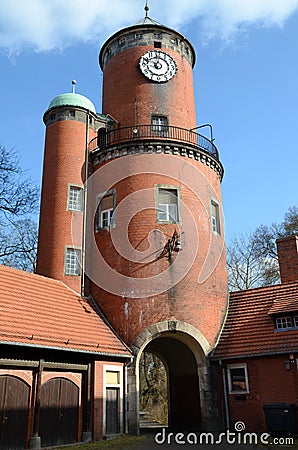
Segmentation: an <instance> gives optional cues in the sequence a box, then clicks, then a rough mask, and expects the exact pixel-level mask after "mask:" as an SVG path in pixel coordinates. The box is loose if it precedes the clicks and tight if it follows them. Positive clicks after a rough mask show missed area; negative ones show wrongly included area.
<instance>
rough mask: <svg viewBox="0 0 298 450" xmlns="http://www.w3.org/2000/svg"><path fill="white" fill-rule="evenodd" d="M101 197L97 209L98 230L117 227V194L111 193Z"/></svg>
mask: <svg viewBox="0 0 298 450" xmlns="http://www.w3.org/2000/svg"><path fill="white" fill-rule="evenodd" d="M99 197H100V201H99V205H98V209H97V229H101V228H109V227H111V226H115V217H114V209H115V192H114V191H111V192H108V193H107V194H106V195H104V196H103V197H102V196H99Z"/></svg>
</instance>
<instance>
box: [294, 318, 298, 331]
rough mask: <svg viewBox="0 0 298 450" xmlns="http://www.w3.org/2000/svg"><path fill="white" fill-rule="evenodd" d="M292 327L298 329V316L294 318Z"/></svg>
mask: <svg viewBox="0 0 298 450" xmlns="http://www.w3.org/2000/svg"><path fill="white" fill-rule="evenodd" d="M294 327H295V328H298V316H294Z"/></svg>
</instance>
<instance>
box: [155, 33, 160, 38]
mask: <svg viewBox="0 0 298 450" xmlns="http://www.w3.org/2000/svg"><path fill="white" fill-rule="evenodd" d="M153 36H154V39H161V33H154V34H153Z"/></svg>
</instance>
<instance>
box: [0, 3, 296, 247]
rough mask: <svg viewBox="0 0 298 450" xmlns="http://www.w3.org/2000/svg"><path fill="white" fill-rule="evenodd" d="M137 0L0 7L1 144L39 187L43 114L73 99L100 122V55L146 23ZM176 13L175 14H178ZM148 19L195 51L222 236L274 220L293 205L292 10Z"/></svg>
mask: <svg viewBox="0 0 298 450" xmlns="http://www.w3.org/2000/svg"><path fill="white" fill-rule="evenodd" d="M144 3H145V2H144V1H142V0H109V1H107V0H90V1H89V2H88V8H86V2H85V1H84V0H68V1H64V2H61V1H58V0H3V1H2V2H1V4H0V64H1V84H0V90H1V101H2V107H1V109H0V123H1V133H0V143H1V144H2V145H4V146H5V147H7V148H9V149H11V151H12V152H14V150H15V149H17V150H18V151H19V154H20V158H21V163H22V165H23V166H24V168H26V169H28V174H30V176H31V177H32V179H33V180H34V181H35V182H36V183H38V184H40V182H41V172H42V158H43V145H44V132H45V128H44V125H43V122H42V116H43V113H44V112H45V110H46V109H47V107H48V105H49V103H50V101H51V99H52V98H54V97H55V96H56V95H59V94H61V93H64V92H69V91H70V90H71V80H72V79H76V80H77V92H79V93H81V94H83V95H86V96H87V97H89V98H90V99H91V100H92V101H93V103H94V104H95V106H96V109H97V111H98V112H101V80H102V76H101V72H100V69H99V66H98V53H99V49H100V47H101V45H102V43H103V42H104V40H105V39H107V37H108V36H109V35H111V34H112V33H113V32H115V31H117V30H118V29H119V28H122V27H125V26H128V25H131V24H132V23H135V22H136V21H138V20H139V19H141V18H142V17H143V16H144V10H143V7H144ZM181 3H182V4H181ZM149 6H150V12H149V15H150V16H151V17H152V18H154V19H155V20H157V21H159V22H161V23H163V24H165V25H167V26H170V27H174V28H176V29H178V30H179V31H180V32H182V33H183V34H185V35H186V36H187V38H188V39H189V40H190V41H191V42H192V43H193V45H194V47H195V49H196V53H197V63H196V66H195V69H194V81H195V92H196V105H197V123H198V125H201V124H204V123H211V124H212V125H213V133H214V137H215V144H216V145H217V146H218V149H219V152H220V158H221V161H222V163H223V165H224V168H225V176H224V180H223V183H222V192H223V201H224V213H225V222H226V235H227V238H228V239H229V238H231V237H232V236H233V234H235V233H242V232H246V231H249V230H253V229H254V228H255V227H256V226H258V225H259V224H261V223H262V224H270V223H272V222H274V221H277V222H278V221H281V220H282V218H283V216H284V213H285V211H286V210H287V208H288V207H289V206H292V205H295V204H296V205H297V204H298V202H297V161H298V158H297V148H298V143H297V137H296V131H297V120H298V89H297V86H298V83H297V80H298V50H297V42H298V0H283V1H282V2H281V1H280V0H270V1H269V0H208V1H207V0H184V1H183V2H181V0H177V1H176V0H171V1H170V0H163V1H162V2H161V1H160V0H151V1H149Z"/></svg>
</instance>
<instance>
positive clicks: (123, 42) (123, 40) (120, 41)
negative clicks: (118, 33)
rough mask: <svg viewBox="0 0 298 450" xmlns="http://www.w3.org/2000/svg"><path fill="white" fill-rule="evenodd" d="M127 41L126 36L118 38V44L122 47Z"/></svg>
mask: <svg viewBox="0 0 298 450" xmlns="http://www.w3.org/2000/svg"><path fill="white" fill-rule="evenodd" d="M125 42H126V39H125V38H121V39H119V40H118V45H119V46H120V47H122V46H123V45H124V44H125Z"/></svg>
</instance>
